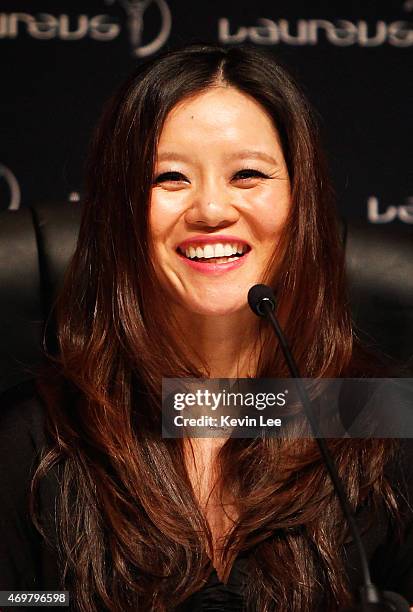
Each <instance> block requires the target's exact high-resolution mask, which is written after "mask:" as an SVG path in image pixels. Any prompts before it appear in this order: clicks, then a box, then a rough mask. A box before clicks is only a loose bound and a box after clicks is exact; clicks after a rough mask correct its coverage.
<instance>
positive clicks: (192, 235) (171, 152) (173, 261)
mask: <svg viewBox="0 0 413 612" xmlns="http://www.w3.org/2000/svg"><path fill="white" fill-rule="evenodd" d="M289 209H290V182H289V177H288V172H287V167H286V163H285V160H284V155H283V152H282V149H281V144H280V139H279V136H278V133H277V130H276V129H275V127H274V125H273V123H272V121H271V119H270V117H269V116H268V115H267V113H266V112H265V111H264V109H263V108H262V107H261V106H260V105H259V104H258V103H257V102H256V101H255V100H254V99H253V98H250V97H249V96H247V95H245V94H243V93H241V92H239V91H238V90H237V89H235V88H233V87H222V86H220V87H212V88H210V89H207V90H205V91H203V92H202V93H200V94H197V95H196V96H194V97H192V98H190V99H186V100H184V101H182V102H180V103H179V104H177V105H176V107H175V108H173V109H172V111H171V112H170V113H169V115H168V117H167V119H166V122H165V125H164V127H163V130H162V133H161V135H160V140H159V145H158V150H157V160H156V165H155V174H154V182H153V187H152V194H151V202H150V230H151V239H152V249H153V258H154V263H155V268H156V271H157V275H158V278H159V280H160V282H161V284H162V286H163V288H164V290H165V291H166V292H167V294H168V297H169V299H170V300H171V301H172V302H173V303H174V304H178V305H179V306H181V307H182V308H184V309H185V310H186V311H187V312H188V313H198V314H204V315H222V314H229V313H233V312H236V311H237V310H240V309H242V308H245V307H246V304H247V294H248V290H249V289H250V287H251V286H252V285H255V284H256V283H259V282H263V281H264V280H265V279H264V271H265V269H266V266H267V264H268V263H269V261H270V259H271V257H272V256H273V254H274V252H275V253H276V249H277V242H278V240H279V237H280V234H281V231H282V229H283V227H284V224H285V222H286V219H287V215H288V212H289Z"/></svg>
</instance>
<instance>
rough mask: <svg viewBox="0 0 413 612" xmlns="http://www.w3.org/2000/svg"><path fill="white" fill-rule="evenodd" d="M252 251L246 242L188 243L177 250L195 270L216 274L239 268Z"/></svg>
mask: <svg viewBox="0 0 413 612" xmlns="http://www.w3.org/2000/svg"><path fill="white" fill-rule="evenodd" d="M250 251H251V247H250V246H249V245H248V244H246V243H245V242H216V243H211V242H208V243H207V244H201V243H199V242H194V243H193V244H191V243H190V242H186V243H185V244H184V245H182V246H179V247H178V248H177V253H178V255H180V256H181V257H182V258H183V259H184V261H185V262H186V263H188V264H189V265H190V266H191V267H192V268H193V269H196V270H198V271H199V272H205V273H208V272H211V273H214V274H216V273H219V272H225V271H229V270H233V269H234V268H237V267H238V266H239V265H241V264H242V263H243V260H244V258H246V256H247V255H248V253H249V252H250Z"/></svg>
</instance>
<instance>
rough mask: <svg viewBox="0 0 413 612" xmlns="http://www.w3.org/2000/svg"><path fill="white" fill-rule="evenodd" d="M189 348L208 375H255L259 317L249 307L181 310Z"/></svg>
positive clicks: (180, 315)
mask: <svg viewBox="0 0 413 612" xmlns="http://www.w3.org/2000/svg"><path fill="white" fill-rule="evenodd" d="M176 314H177V317H176V318H177V321H178V323H179V327H180V329H181V333H182V339H183V341H184V346H185V347H186V351H188V347H189V351H190V357H191V358H193V359H194V362H195V363H196V365H198V367H200V369H201V370H205V368H207V370H208V372H207V374H208V377H209V378H243V377H248V376H254V375H255V372H256V369H257V363H258V348H259V347H258V342H257V338H258V326H259V322H258V319H256V317H255V316H254V315H253V314H252V313H251V312H250V311H241V312H236V313H233V314H228V315H216V316H204V315H197V314H193V313H191V315H190V316H188V313H187V312H178V313H176Z"/></svg>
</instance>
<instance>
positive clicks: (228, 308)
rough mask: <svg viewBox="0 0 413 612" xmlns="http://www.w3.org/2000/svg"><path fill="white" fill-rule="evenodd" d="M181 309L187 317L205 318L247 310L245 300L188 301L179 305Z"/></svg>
mask: <svg viewBox="0 0 413 612" xmlns="http://www.w3.org/2000/svg"><path fill="white" fill-rule="evenodd" d="M181 307H182V309H183V310H185V311H186V313H187V314H188V315H190V314H193V315H200V316H205V317H220V316H221V317H222V316H225V315H232V314H235V313H237V312H240V313H241V312H242V311H245V309H246V308H247V301H246V299H245V298H244V299H238V300H225V299H222V298H221V299H216V300H213V301H211V300H199V301H198V300H190V301H186V302H185V303H184V304H182V303H181Z"/></svg>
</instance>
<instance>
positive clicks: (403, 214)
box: [367, 196, 413, 224]
mask: <svg viewBox="0 0 413 612" xmlns="http://www.w3.org/2000/svg"><path fill="white" fill-rule="evenodd" d="M367 218H368V220H369V221H370V223H391V222H392V221H395V220H396V219H398V220H399V221H401V222H402V223H411V224H413V197H410V198H407V200H406V204H404V205H401V206H394V205H390V206H387V207H386V208H385V209H384V210H381V211H380V206H379V200H378V198H376V196H370V197H369V198H368V200H367Z"/></svg>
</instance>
